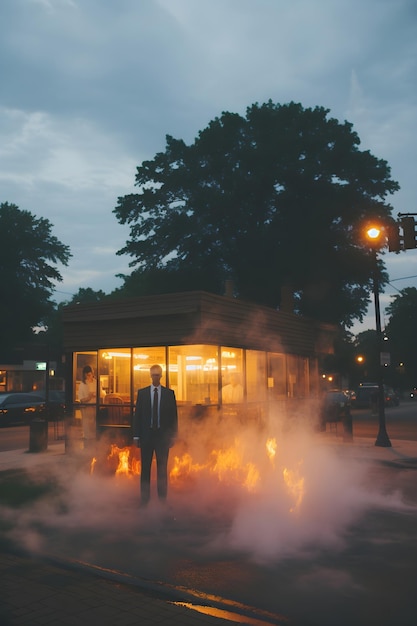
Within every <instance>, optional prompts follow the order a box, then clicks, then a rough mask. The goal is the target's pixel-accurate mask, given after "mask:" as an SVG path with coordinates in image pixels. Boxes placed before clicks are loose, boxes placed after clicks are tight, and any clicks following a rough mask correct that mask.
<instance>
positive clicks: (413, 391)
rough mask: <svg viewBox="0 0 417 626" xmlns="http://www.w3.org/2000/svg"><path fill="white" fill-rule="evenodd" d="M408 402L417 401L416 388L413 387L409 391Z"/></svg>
mask: <svg viewBox="0 0 417 626" xmlns="http://www.w3.org/2000/svg"><path fill="white" fill-rule="evenodd" d="M410 400H417V387H413V388H412V390H411V391H410Z"/></svg>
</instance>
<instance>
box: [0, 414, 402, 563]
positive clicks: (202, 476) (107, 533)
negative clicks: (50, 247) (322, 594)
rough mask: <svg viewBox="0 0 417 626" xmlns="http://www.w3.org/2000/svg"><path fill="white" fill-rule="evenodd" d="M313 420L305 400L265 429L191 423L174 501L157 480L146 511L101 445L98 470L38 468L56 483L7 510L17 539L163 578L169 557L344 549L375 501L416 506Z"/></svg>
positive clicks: (259, 557) (306, 554) (176, 465)
mask: <svg viewBox="0 0 417 626" xmlns="http://www.w3.org/2000/svg"><path fill="white" fill-rule="evenodd" d="M310 423H311V419H310V415H309V414H308V407H306V411H305V414H304V415H302V416H299V417H298V419H293V418H291V419H290V420H288V419H286V418H283V417H282V416H280V414H279V411H278V410H277V411H276V412H275V415H274V416H273V417H272V419H271V420H270V422H269V423H268V424H262V425H261V426H260V425H259V424H258V423H256V424H252V425H248V424H242V423H241V421H240V419H239V415H237V414H236V415H233V414H231V415H229V416H227V417H225V418H224V419H219V420H213V419H211V420H204V419H203V420H199V421H190V422H189V423H188V424H183V425H182V432H181V435H182V436H181V441H180V442H179V443H178V445H176V447H174V448H173V449H172V451H171V456H170V470H171V476H170V484H169V504H168V506H166V507H164V506H162V505H160V504H159V503H158V502H157V498H156V487H155V485H154V484H153V485H152V489H153V491H152V499H151V503H150V505H149V506H148V508H146V509H141V508H140V507H139V489H140V487H139V477H138V475H132V474H131V475H116V474H115V472H114V463H113V464H110V465H109V463H108V462H107V459H106V456H107V454H108V447H107V445H105V444H104V442H103V444H102V447H101V448H100V447H99V449H98V450H97V453H98V454H99V455H100V456H101V458H100V459H98V460H97V463H96V465H95V467H94V471H93V472H92V473H91V456H89V455H88V454H86V453H85V451H78V452H73V453H71V454H66V455H63V456H62V457H56V462H55V461H54V464H53V465H52V464H51V463H48V465H46V464H45V465H42V464H39V466H38V467H37V468H36V469H34V470H32V474H31V479H32V480H33V481H34V482H35V483H37V484H44V483H48V482H49V483H51V482H52V483H53V485H54V488H53V490H52V491H51V492H48V493H47V494H46V495H45V496H44V497H42V498H40V499H38V500H36V502H35V503H32V504H29V505H27V506H25V507H22V508H21V509H20V510H19V515H18V516H16V512H15V511H14V510H12V509H9V508H7V507H2V508H1V514H2V517H3V519H4V520H6V521H9V522H10V526H11V530H10V531H9V537H10V539H11V540H13V541H15V542H17V543H18V544H19V545H23V546H25V547H26V548H27V549H29V550H31V551H33V552H40V553H41V552H45V553H53V554H59V555H62V556H70V557H71V558H77V559H80V560H86V561H90V562H95V563H100V564H101V565H104V566H106V567H119V568H121V569H122V570H126V568H127V569H130V571H132V572H133V571H135V572H136V573H137V571H138V569H137V568H139V569H140V568H143V571H144V570H145V569H146V568H148V569H147V574H149V573H152V571H151V572H149V569H151V570H153V573H154V574H155V575H158V571H157V570H158V565H160V564H161V563H162V562H164V564H165V567H166V563H167V560H168V562H169V558H172V561H174V560H175V559H177V560H178V559H179V558H181V559H187V558H188V559H194V560H195V559H204V558H207V556H208V555H211V557H213V556H215V555H222V556H223V557H224V555H229V556H230V557H237V556H241V555H244V557H245V558H246V559H249V560H250V561H252V562H254V563H261V564H274V563H277V562H279V561H281V560H282V559H288V558H311V556H312V555H314V554H317V553H319V552H320V551H323V550H329V549H331V550H333V551H337V550H342V549H343V547H344V546H345V541H346V534H347V533H348V532H349V528H350V526H351V525H352V524H353V523H355V522H356V521H357V520H358V519H359V518H360V516H361V515H362V514H364V513H365V512H366V511H368V510H369V509H370V508H375V507H384V508H391V509H394V510H399V509H404V508H406V504H404V503H403V501H402V497H401V494H399V493H395V492H393V493H388V494H387V493H382V492H378V490H375V488H373V487H372V488H371V486H370V481H369V476H368V474H369V470H370V464H369V463H368V462H366V461H364V460H363V458H355V456H354V454H353V453H352V447H350V446H349V444H343V443H342V442H341V438H339V441H340V442H338V443H335V440H334V438H332V439H326V436H325V435H323V434H320V435H318V434H317V433H315V432H314V431H313V430H312V429H311V428H310V426H309V424H310ZM154 474H155V470H153V478H154ZM139 564H140V567H139ZM135 567H136V569H135ZM141 571H142V570H141Z"/></svg>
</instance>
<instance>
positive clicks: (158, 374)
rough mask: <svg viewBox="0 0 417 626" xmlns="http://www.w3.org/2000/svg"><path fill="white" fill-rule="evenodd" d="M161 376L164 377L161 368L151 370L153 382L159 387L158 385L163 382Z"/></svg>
mask: <svg viewBox="0 0 417 626" xmlns="http://www.w3.org/2000/svg"><path fill="white" fill-rule="evenodd" d="M161 378H162V373H161V372H160V371H159V370H157V369H154V370H151V379H152V384H153V385H154V386H155V387H158V385H159V384H160V382H161Z"/></svg>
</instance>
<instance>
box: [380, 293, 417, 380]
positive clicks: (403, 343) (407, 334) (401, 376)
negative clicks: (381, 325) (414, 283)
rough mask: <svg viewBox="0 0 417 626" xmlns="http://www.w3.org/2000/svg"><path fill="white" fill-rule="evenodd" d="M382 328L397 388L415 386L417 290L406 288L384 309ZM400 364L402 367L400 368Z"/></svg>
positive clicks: (416, 366) (416, 374)
mask: <svg viewBox="0 0 417 626" xmlns="http://www.w3.org/2000/svg"><path fill="white" fill-rule="evenodd" d="M386 313H387V314H388V315H389V321H388V324H387V326H386V335H387V337H388V348H389V351H390V352H391V363H392V366H393V367H394V368H395V370H396V372H397V377H396V383H397V385H399V386H401V387H403V388H405V387H410V388H412V387H415V386H417V331H416V320H417V289H416V288H415V287H406V288H405V289H402V290H401V291H400V292H399V294H397V295H396V296H394V299H393V300H392V302H391V304H389V305H388V306H387V308H386ZM400 364H402V365H400Z"/></svg>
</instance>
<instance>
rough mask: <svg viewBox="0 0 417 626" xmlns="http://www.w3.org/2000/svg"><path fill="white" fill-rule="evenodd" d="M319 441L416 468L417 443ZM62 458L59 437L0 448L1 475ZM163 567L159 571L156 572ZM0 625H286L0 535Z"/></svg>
mask: <svg viewBox="0 0 417 626" xmlns="http://www.w3.org/2000/svg"><path fill="white" fill-rule="evenodd" d="M322 443H324V444H325V445H331V446H336V447H337V449H338V451H339V450H340V454H342V455H346V457H348V458H354V459H357V460H362V459H363V460H366V461H369V460H371V461H372V463H373V464H375V468H378V467H387V466H388V467H389V466H391V465H394V466H396V467H398V466H400V467H404V468H410V469H414V468H417V442H415V441H398V440H395V441H392V447H389V448H380V447H376V446H375V444H374V441H373V440H371V439H364V438H362V439H361V438H355V439H354V442H353V443H349V444H348V443H343V440H342V437H340V436H339V437H337V436H336V435H334V434H330V433H325V434H324V436H323V437H322ZM67 456H68V455H67V454H66V453H65V445H64V443H63V442H59V443H52V444H50V445H49V446H48V450H47V451H46V452H42V453H28V452H27V451H26V450H15V451H11V452H2V453H0V472H2V471H7V470H19V469H23V470H25V469H28V470H29V469H32V468H35V467H45V466H46V467H49V466H51V467H52V468H53V467H55V466H56V464H61V463H62V464H65V459H66V457H67ZM162 576H163V572H161V577H162ZM0 589H1V592H0V593H1V604H0V623H1V624H2V625H4V626H7V625H10V626H12V625H15V624H16V625H17V624H21V625H24V626H33V625H37V624H39V625H46V624H53V625H55V624H60V625H61V624H62V625H66V624H68V625H72V624H74V625H77V626H79V625H80V624H85V623H89V622H90V623H93V624H102V625H109V626H110V625H113V624H114V625H116V624H117V625H125V624H126V625H128V624H144V625H148V624H149V625H153V624H166V625H174V626H175V625H176V624H178V625H181V626H186V625H187V624H189V625H190V626H191V625H193V626H199V625H200V624H201V625H203V624H206V625H210V624H211V625H213V626H214V625H217V626H222V625H226V624H229V625H230V624H231V623H236V622H238V623H239V624H252V625H253V626H268V625H272V624H275V625H277V624H279V625H281V624H282V625H283V624H287V625H289V624H290V623H291V622H290V621H289V620H287V619H286V618H285V617H283V616H279V615H272V614H266V613H262V612H256V611H255V610H251V608H250V607H246V606H243V605H239V606H238V605H237V604H236V603H232V602H230V603H228V601H227V600H225V599H222V598H220V597H214V596H210V597H209V596H206V595H204V594H201V597H198V595H196V592H191V591H188V590H187V589H184V588H175V587H173V586H170V585H164V584H163V583H155V582H153V581H151V580H144V579H140V578H134V577H131V576H128V575H124V574H123V573H121V572H118V571H114V570H104V569H100V568H98V567H97V568H96V567H93V566H89V565H86V564H83V563H80V562H76V561H73V562H71V561H70V560H67V561H65V560H59V559H55V558H48V557H45V558H42V557H38V556H31V555H29V554H27V553H24V552H20V551H19V550H17V549H16V548H13V546H10V545H5V542H4V539H1V538H0Z"/></svg>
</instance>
